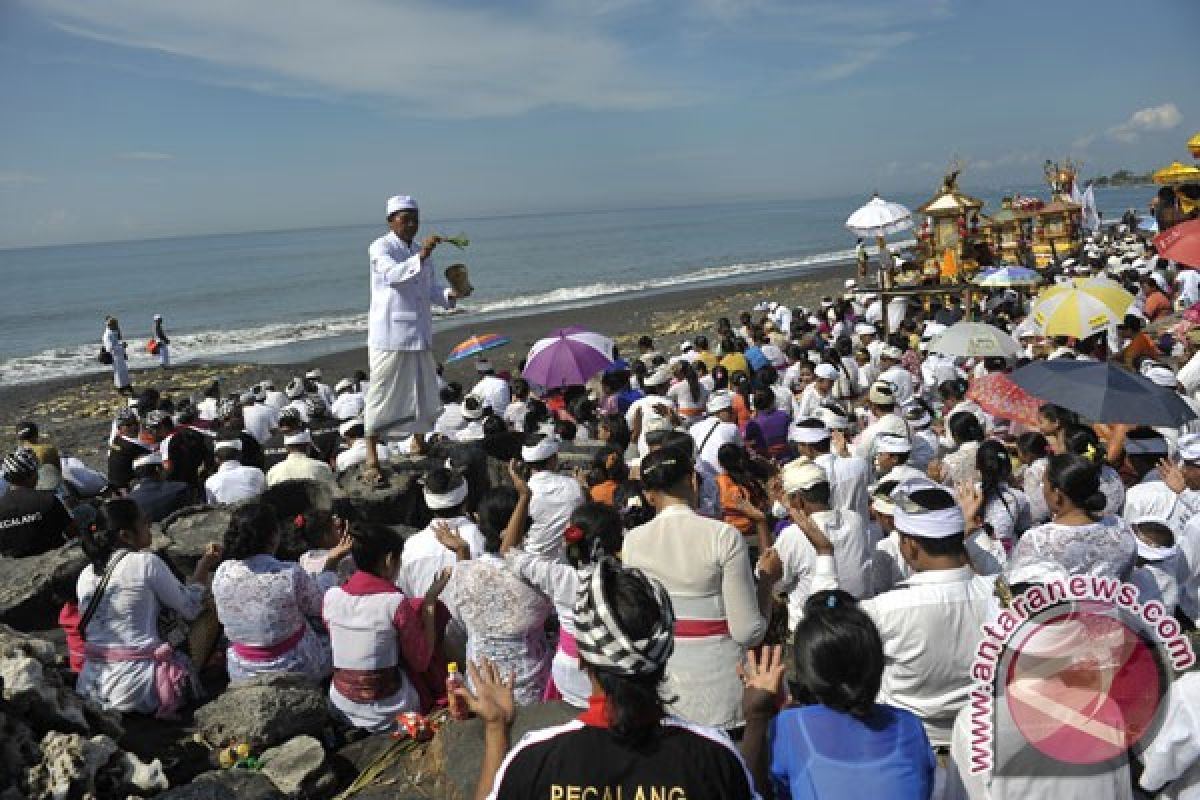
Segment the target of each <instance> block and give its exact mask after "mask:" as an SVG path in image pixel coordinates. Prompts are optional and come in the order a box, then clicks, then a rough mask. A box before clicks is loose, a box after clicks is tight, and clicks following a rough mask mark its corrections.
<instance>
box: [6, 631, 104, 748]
mask: <svg viewBox="0 0 1200 800" xmlns="http://www.w3.org/2000/svg"><path fill="white" fill-rule="evenodd" d="M0 682H2V683H3V686H4V699H5V700H7V701H8V702H9V703H11V704H12V707H13V708H15V709H16V710H17V711H18V712H19V713H21V714H23V715H24V716H25V718H26V719H27V720H28V721H29V722H30V723H31V724H32V725H33V726H34V727H35V728H37V729H38V730H40V731H47V730H59V731H64V730H65V731H77V732H80V733H87V732H88V731H89V726H88V722H87V717H86V715H85V714H84V707H83V701H82V700H81V699H80V698H79V695H77V694H75V692H73V691H71V690H70V689H67V688H66V687H64V686H63V685H62V678H61V677H60V676H59V675H58V674H57V673H56V672H53V671H50V672H48V671H47V670H46V669H45V668H44V667H43V665H42V662H40V661H38V660H37V659H36V658H32V657H30V656H29V655H26V654H25V653H23V652H20V651H14V652H13V654H12V655H9V656H7V657H5V658H0Z"/></svg>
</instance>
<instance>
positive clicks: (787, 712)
mask: <svg viewBox="0 0 1200 800" xmlns="http://www.w3.org/2000/svg"><path fill="white" fill-rule="evenodd" d="M795 642H796V649H795V668H796V683H795V684H794V687H793V688H794V689H795V692H796V697H795V699H796V701H797V705H794V706H792V707H790V708H786V709H784V710H783V711H782V712H779V713H778V715H776V713H775V712H776V709H778V707H779V705H778V701H779V696H780V695H781V690H782V675H781V674H779V672H781V670H775V673H776V674H775V676H774V680H773V681H771V680H767V681H765V682H763V681H762V680H761V679H762V678H763V677H765V676H764V675H761V674H758V673H760V672H762V671H761V670H758V669H756V667H757V666H758V665H757V664H756V662H755V661H754V660H753V659H752V660H750V661H749V662H748V665H747V667H746V670H745V672H746V682H747V685H748V689H749V690H748V691H747V702H746V706H747V710H746V715H747V725H746V735H745V738H744V739H743V741H742V753H743V754H744V755H745V756H746V760H747V761H748V762H749V763H750V766H751V769H752V770H753V771H754V775H755V777H756V778H757V779H758V780H759V781H760V784H759V785H760V786H763V785H765V783H766V782H768V781H769V782H770V784H771V785H772V786H773V787H774V789H775V796H776V797H789V798H792V800H809V799H810V798H812V799H814V800H815V798H823V799H827V798H839V797H846V798H849V797H855V798H857V797H888V798H892V799H893V800H906V799H907V798H911V799H912V800H925V798H927V797H929V795H930V792H931V791H932V789H933V778H934V769H935V766H936V765H935V762H934V756H933V750H932V748H931V747H930V746H929V740H928V738H926V736H925V729H924V727H923V726H922V724H921V721H920V720H919V719H918V718H917V717H916V716H915V715H913V714H912V713H910V712H908V711H905V710H902V709H899V708H893V707H892V706H887V705H882V704H880V703H877V702H875V698H876V697H877V696H878V694H879V688H880V685H881V682H882V680H883V663H884V656H883V643H882V641H881V639H880V637H879V631H878V630H877V629H876V628H875V623H874V622H872V621H871V618H870V617H869V616H868V615H867V614H866V612H864V611H863V610H862V609H860V608H859V607H858V604H857V603H856V602H855V600H854V598H853V597H851V596H850V595H849V594H847V593H846V592H843V591H841V590H837V589H835V590H833V591H821V592H816V593H815V594H813V595H812V596H811V597H809V598H808V602H807V603H806V604H805V608H804V617H803V618H802V619H801V621H800V624H799V626H798V627H797V628H796V632H795ZM767 660H768V661H769V660H770V659H769V658H768V659H767ZM772 683H773V684H774V685H773V686H772V685H771V684H772ZM768 687H770V688H769V690H768V691H757V692H756V691H754V689H755V688H761V689H767V688H768ZM768 727H769V733H770V744H769V749H768V747H766V746H764V745H765V742H764V740H765V739H766V738H767V734H768ZM768 752H769V757H770V758H769V760H770V766H769V768H768V766H767V756H768Z"/></svg>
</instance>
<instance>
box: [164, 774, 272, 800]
mask: <svg viewBox="0 0 1200 800" xmlns="http://www.w3.org/2000/svg"><path fill="white" fill-rule="evenodd" d="M157 798H158V800H284V796H283V793H282V792H280V791H279V790H278V789H277V788H275V784H273V783H271V779H270V778H268V777H267V776H266V775H263V774H262V773H261V772H255V771H254V770H248V769H224V770H213V771H211V772H203V773H201V774H199V775H197V776H196V779H195V780H194V781H192V782H191V783H189V784H187V785H186V786H177V787H175V788H174V789H171V790H170V791H167V792H164V793H163V794H160V795H157Z"/></svg>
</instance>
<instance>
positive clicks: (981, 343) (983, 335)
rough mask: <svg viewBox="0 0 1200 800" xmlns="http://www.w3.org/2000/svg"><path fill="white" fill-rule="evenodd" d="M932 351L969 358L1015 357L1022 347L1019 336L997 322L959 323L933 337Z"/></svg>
mask: <svg viewBox="0 0 1200 800" xmlns="http://www.w3.org/2000/svg"><path fill="white" fill-rule="evenodd" d="M929 350H930V351H931V352H934V353H944V354H945V355H948V356H965V357H968V358H987V357H990V356H997V357H1000V358H1014V357H1016V356H1017V355H1018V354H1019V353H1020V352H1021V346H1020V345H1019V344H1017V340H1016V339H1014V338H1013V337H1011V336H1009V335H1008V334H1007V333H1005V332H1004V331H1002V330H1000V329H999V328H997V327H995V326H994V325H987V324H985V323H982V322H956V323H954V324H953V325H951V326H950V327H949V328H946V330H944V331H942V332H941V333H939V334H938V335H937V336H934V337H933V339H932V340H931V341H930V342H929Z"/></svg>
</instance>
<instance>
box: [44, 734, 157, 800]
mask: <svg viewBox="0 0 1200 800" xmlns="http://www.w3.org/2000/svg"><path fill="white" fill-rule="evenodd" d="M40 749H41V755H42V758H41V761H40V762H38V763H37V764H35V765H34V766H32V767H30V768H29V770H28V771H27V773H26V779H25V780H26V787H27V790H28V792H29V796H30V797H37V798H43V797H44V798H63V797H86V796H93V797H95V796H98V797H114V796H116V797H121V796H125V795H127V794H128V793H129V792H130V791H131V790H132V791H136V792H137V793H139V794H151V793H158V792H161V791H163V790H164V789H166V788H167V778H166V776H165V775H164V774H163V769H162V764H161V763H160V762H159V761H158V760H157V759H155V760H154V761H152V762H151V763H149V764H146V763H143V762H142V761H140V760H139V759H138V758H137V757H136V756H132V755H130V754H128V753H123V752H121V750H120V748H118V747H117V743H116V742H115V741H113V740H112V739H111V738H110V737H108V736H104V735H100V736H93V737H92V738H90V739H88V738H85V737H83V736H80V735H79V734H75V733H58V732H56V731H51V732H50V733H47V734H46V735H45V736H44V737H42V741H41V744H40Z"/></svg>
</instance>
